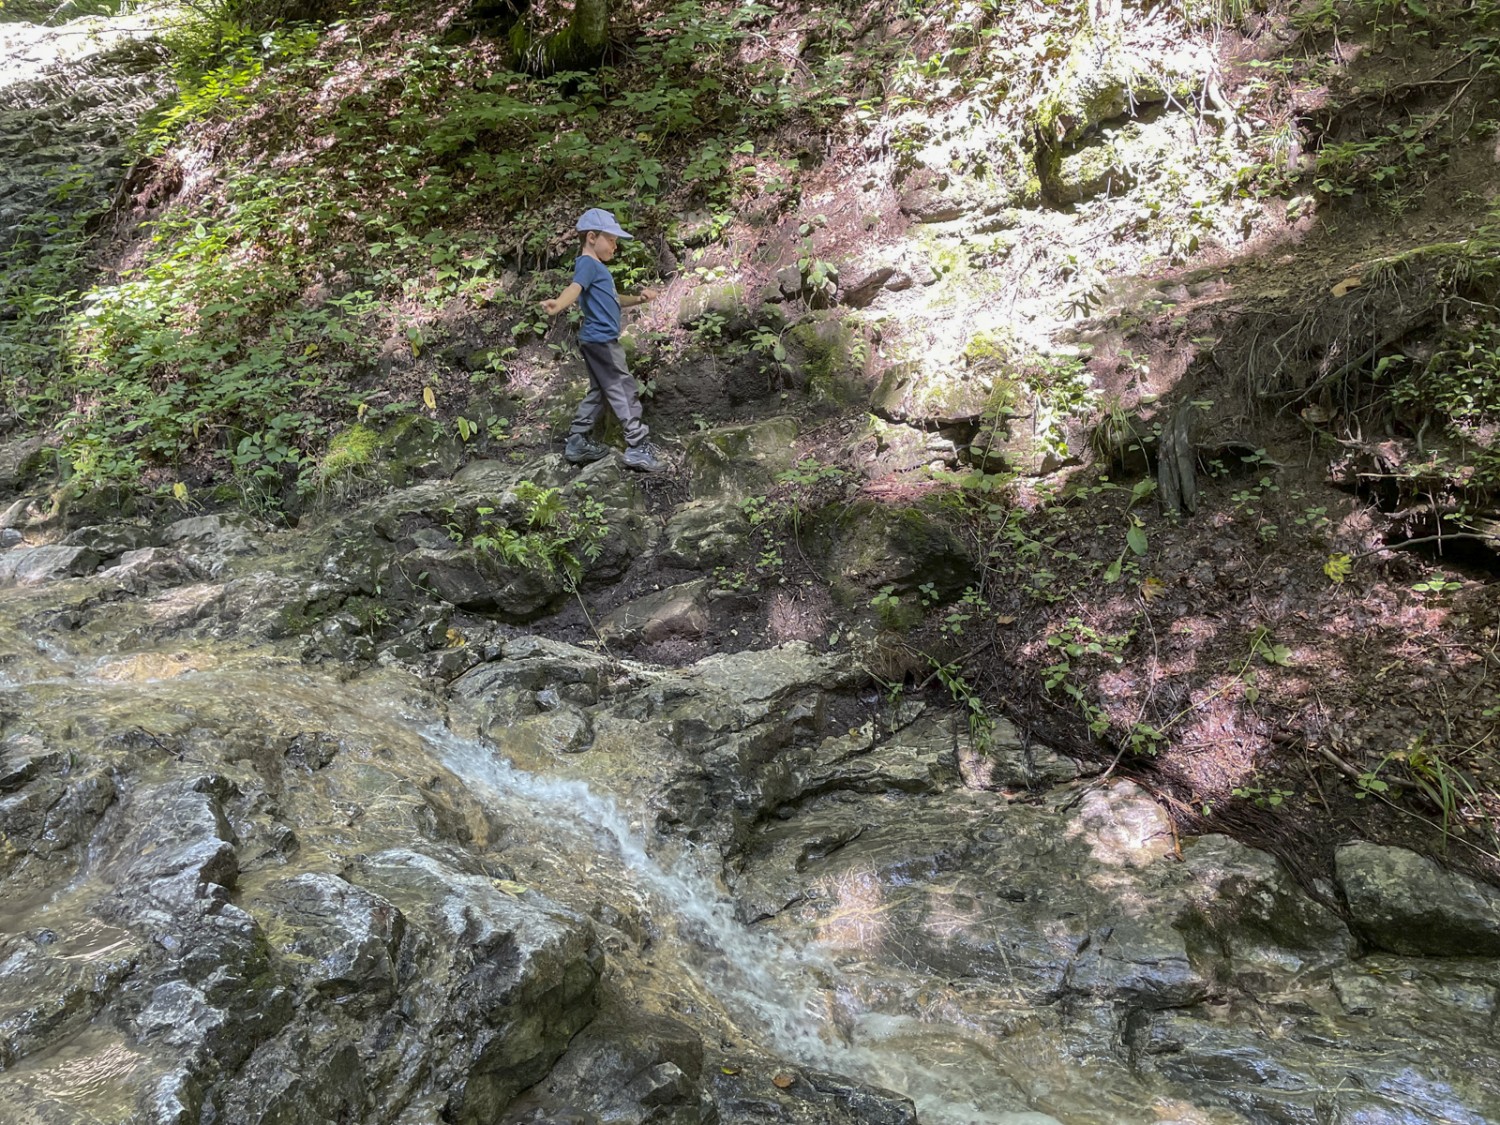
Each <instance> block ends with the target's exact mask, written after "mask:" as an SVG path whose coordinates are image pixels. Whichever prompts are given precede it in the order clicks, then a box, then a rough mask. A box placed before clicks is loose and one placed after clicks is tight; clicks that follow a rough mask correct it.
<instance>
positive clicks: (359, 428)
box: [318, 423, 381, 487]
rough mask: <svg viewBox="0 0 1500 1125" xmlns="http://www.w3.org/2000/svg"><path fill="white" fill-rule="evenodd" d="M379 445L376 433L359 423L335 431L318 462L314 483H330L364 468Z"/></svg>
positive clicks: (323, 484) (378, 437)
mask: <svg viewBox="0 0 1500 1125" xmlns="http://www.w3.org/2000/svg"><path fill="white" fill-rule="evenodd" d="M380 445H381V439H380V435H379V434H377V433H376V432H375V431H374V430H373V429H371V428H370V427H369V426H366V425H364V424H363V423H360V424H358V425H354V426H350V427H349V428H348V429H347V430H343V431H341V432H340V433H337V434H335V435H334V437H333V440H332V441H330V442H329V443H328V451H327V452H326V453H324V454H323V459H322V460H321V461H320V462H319V463H318V483H319V484H320V485H322V486H325V487H326V486H329V485H334V484H337V483H339V482H340V481H343V480H347V479H348V478H349V477H350V476H351V475H352V474H355V473H358V472H360V471H361V470H363V469H365V468H367V467H368V466H369V464H370V462H371V461H372V460H373V459H374V457H375V453H376V451H377V450H378V449H379V448H380Z"/></svg>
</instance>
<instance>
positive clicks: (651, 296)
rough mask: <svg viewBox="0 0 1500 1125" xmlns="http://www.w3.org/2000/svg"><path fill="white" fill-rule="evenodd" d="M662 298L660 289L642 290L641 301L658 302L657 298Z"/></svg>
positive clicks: (643, 288)
mask: <svg viewBox="0 0 1500 1125" xmlns="http://www.w3.org/2000/svg"><path fill="white" fill-rule="evenodd" d="M660 296H661V290H660V289H648V288H645V287H644V286H643V287H642V288H641V300H643V301H654V300H656V298H658V297H660Z"/></svg>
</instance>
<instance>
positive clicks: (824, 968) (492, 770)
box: [423, 728, 1056, 1125]
mask: <svg viewBox="0 0 1500 1125" xmlns="http://www.w3.org/2000/svg"><path fill="white" fill-rule="evenodd" d="M423 737H424V739H425V740H426V741H428V743H429V744H430V745H431V746H432V747H433V749H434V750H435V751H436V752H437V754H438V756H439V757H440V758H441V760H442V761H443V763H444V764H445V765H446V766H447V767H448V768H449V769H451V770H452V771H453V772H454V773H455V774H457V775H458V776H459V777H460V778H462V779H463V780H464V781H465V782H467V783H469V784H470V785H472V786H473V787H474V788H475V789H476V790H479V791H488V792H489V793H490V794H492V795H493V796H494V797H495V798H496V799H497V800H499V801H502V802H504V803H505V804H506V805H507V806H510V805H512V804H514V803H516V802H521V803H524V805H525V806H527V807H528V808H530V809H531V810H533V811H535V812H536V813H538V815H542V814H546V815H547V816H548V823H549V824H550V825H551V826H552V827H553V829H554V830H556V829H558V828H561V829H562V830H564V831H567V832H571V833H572V834H573V835H575V836H576V837H577V838H578V839H579V840H580V842H581V843H582V844H583V846H585V847H588V848H591V849H594V850H600V851H603V852H605V853H606V854H613V855H615V856H617V857H618V859H619V862H620V864H621V865H622V866H623V868H624V869H625V871H626V873H627V874H628V876H629V878H630V880H631V882H632V884H633V885H634V886H635V887H637V888H638V889H640V890H641V891H643V892H644V893H645V894H646V895H648V896H649V897H650V898H651V899H652V900H653V905H654V906H655V908H656V910H657V911H658V912H662V913H664V914H666V915H668V916H670V918H672V919H673V920H675V924H676V930H677V936H678V938H679V940H680V941H682V942H683V943H686V944H689V945H691V946H692V949H691V950H689V951H687V952H686V955H685V957H684V960H685V961H686V962H688V963H689V964H690V965H691V966H692V968H693V971H695V972H696V973H697V975H698V976H699V979H700V981H701V983H702V984H703V985H704V987H705V988H706V990H707V991H708V992H709V993H711V994H712V995H714V996H716V997H717V998H718V1000H719V1001H720V1002H721V1003H722V1004H724V1005H725V1007H726V1008H728V1009H729V1010H730V1012H731V1013H732V1014H733V1015H735V1016H736V1017H737V1018H739V1019H743V1020H746V1021H747V1022H748V1024H749V1025H750V1026H751V1029H752V1030H753V1031H755V1032H756V1033H758V1034H759V1035H760V1036H762V1037H763V1041H764V1043H765V1045H766V1046H767V1047H769V1048H770V1049H771V1050H773V1051H775V1052H776V1053H777V1054H780V1055H782V1056H784V1057H786V1058H788V1059H791V1060H793V1061H795V1062H797V1063H800V1064H802V1065H805V1066H809V1067H812V1068H815V1069H819V1070H827V1071H832V1072H834V1073H839V1074H844V1075H848V1076H850V1077H852V1078H856V1079H858V1080H860V1081H863V1082H868V1083H871V1084H873V1085H876V1086H882V1087H886V1088H891V1089H898V1090H900V1092H902V1093H904V1094H906V1095H907V1096H908V1097H910V1098H911V1099H912V1100H913V1102H915V1103H916V1105H917V1107H918V1110H919V1112H920V1114H921V1119H922V1121H923V1122H924V1123H926V1125H1049V1123H1050V1125H1056V1118H1053V1117H1050V1116H1048V1115H1046V1114H1041V1113H1026V1112H1019V1113H1018V1112H1011V1111H1004V1110H994V1109H987V1108H985V1107H984V1102H985V1100H986V1099H985V1096H984V1093H983V1089H982V1087H983V1085H984V1083H983V1080H982V1077H980V1080H979V1081H977V1082H976V1077H977V1076H976V1074H975V1073H966V1072H968V1071H971V1070H973V1068H974V1067H980V1068H983V1069H982V1070H981V1071H980V1075H982V1074H983V1072H984V1071H985V1070H989V1069H990V1068H995V1067H997V1066H998V1065H999V1064H998V1062H997V1060H996V1059H995V1058H994V1057H993V1056H992V1055H990V1054H989V1053H988V1052H982V1051H979V1050H977V1049H976V1050H974V1051H972V1052H970V1057H969V1058H968V1059H963V1060H956V1059H955V1058H954V1057H953V1055H952V1053H951V1049H952V1048H953V1046H954V1045H955V1043H962V1042H963V1040H964V1038H965V1037H963V1036H962V1035H960V1034H957V1033H950V1032H948V1031H945V1029H941V1028H933V1029H930V1031H932V1032H935V1033H936V1034H935V1035H934V1036H933V1038H934V1040H935V1041H936V1042H938V1043H940V1044H941V1045H942V1047H944V1048H947V1050H940V1051H939V1052H938V1054H939V1055H940V1056H941V1058H942V1061H941V1062H931V1061H928V1060H927V1059H926V1058H925V1057H924V1056H925V1054H926V1052H923V1051H921V1050H920V1046H921V1044H922V1041H923V1039H924V1038H925V1036H924V1035H923V1034H922V1029H921V1026H920V1025H919V1024H918V1021H915V1020H911V1019H903V1018H900V1017H893V1016H889V1015H875V1014H871V1015H869V1016H868V1018H864V1019H860V1020H857V1021H856V1026H855V1027H854V1028H853V1029H852V1030H851V1029H843V1028H839V1027H835V1026H834V1023H833V1021H832V1019H831V1018H830V1016H829V1014H828V1013H829V1012H830V1011H831V1010H833V1008H834V1005H832V1004H830V1003H829V1002H828V1001H829V998H830V993H831V992H833V991H834V990H835V984H834V983H833V982H835V981H836V980H837V979H838V977H839V975H840V974H841V972H842V970H841V969H840V968H839V967H838V966H837V965H836V964H834V962H833V960H832V959H831V958H830V957H828V956H827V955H825V954H824V953H823V951H821V950H819V949H817V948H797V947H795V946H793V945H792V944H791V943H789V942H787V941H786V940H785V939H783V938H782V937H781V936H780V935H777V934H774V933H771V932H769V931H765V930H753V929H751V928H750V927H748V926H746V925H745V924H743V923H742V922H740V921H739V920H738V919H737V918H736V917H735V915H734V907H733V905H732V904H731V903H730V902H729V901H728V900H727V899H726V898H725V897H724V895H723V894H722V893H721V892H720V891H719V889H718V887H717V886H716V884H715V881H714V879H713V877H712V876H711V875H709V874H708V873H707V872H706V870H705V867H706V866H707V865H706V863H703V862H694V859H695V857H694V853H692V852H690V851H689V852H686V853H684V855H683V856H682V858H680V859H679V860H677V861H676V862H674V863H671V864H670V865H663V864H662V863H660V862H658V861H657V859H656V858H655V857H653V856H652V855H651V853H650V851H649V849H648V848H647V846H646V841H645V839H644V837H643V836H642V834H641V833H640V831H639V830H638V828H637V827H636V826H634V825H633V824H632V823H631V822H630V818H629V817H628V816H627V815H626V813H625V812H623V811H622V810H621V808H620V806H619V805H618V804H617V803H616V801H615V800H614V799H613V798H611V797H608V796H600V795H599V794H597V793H595V792H594V791H593V790H592V789H590V788H589V787H588V786H587V785H586V784H584V783H583V782H581V781H575V780H572V779H563V778H549V777H543V776H538V775H535V774H530V773H527V772H525V771H524V770H520V769H517V768H516V767H515V766H513V765H512V764H511V763H509V762H508V761H506V760H504V759H503V758H502V757H501V756H500V754H499V753H498V752H497V751H496V749H495V748H494V747H492V746H490V745H488V744H486V743H484V742H480V741H475V740H472V739H466V738H462V737H459V736H457V735H455V734H453V733H452V732H450V731H448V730H446V729H442V728H437V729H434V728H428V729H427V730H425V731H423ZM965 1045H967V1044H965ZM914 1047H915V1048H916V1049H914ZM971 1064H972V1065H971ZM959 1067H961V1070H960V1069H955V1068H959ZM944 1071H948V1073H944ZM976 1087H978V1089H977V1091H976ZM960 1091H962V1092H960Z"/></svg>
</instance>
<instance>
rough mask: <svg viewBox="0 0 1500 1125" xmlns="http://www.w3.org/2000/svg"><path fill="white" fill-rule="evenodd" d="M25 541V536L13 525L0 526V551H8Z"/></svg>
mask: <svg viewBox="0 0 1500 1125" xmlns="http://www.w3.org/2000/svg"><path fill="white" fill-rule="evenodd" d="M24 542H26V537H25V536H24V535H22V534H21V533H20V532H19V531H17V530H16V529H15V528H13V527H0V551H8V550H10V549H11V548H12V547H18V546H20V545H21V544H22V543H24Z"/></svg>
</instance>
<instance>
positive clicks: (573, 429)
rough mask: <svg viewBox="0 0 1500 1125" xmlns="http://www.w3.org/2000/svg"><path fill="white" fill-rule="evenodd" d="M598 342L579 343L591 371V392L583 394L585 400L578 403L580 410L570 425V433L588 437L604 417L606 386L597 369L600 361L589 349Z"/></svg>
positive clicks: (585, 366)
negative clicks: (602, 382) (603, 385)
mask: <svg viewBox="0 0 1500 1125" xmlns="http://www.w3.org/2000/svg"><path fill="white" fill-rule="evenodd" d="M597 346H598V345H596V344H585V343H583V342H582V341H580V342H579V344H578V349H579V351H581V352H583V366H584V368H585V369H586V370H587V371H588V373H589V392H588V394H586V395H584V396H583V401H582V402H580V403H579V404H578V410H577V412H576V413H575V414H574V415H573V424H572V425H571V426H569V427H568V434H569V435H570V436H571V435H577V436H580V437H588V436H589V435H590V434H591V433H593V432H594V426H595V424H596V423H597V422H598V421H599V419H600V418H602V417H604V404H605V401H606V400H605V396H604V388H603V387H602V386H601V385H600V382H599V372H598V370H597V368H598V366H599V364H598V361H597V360H596V359H595V358H594V357H593V356H591V355H590V354H589V349H590V348H593V347H597Z"/></svg>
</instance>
